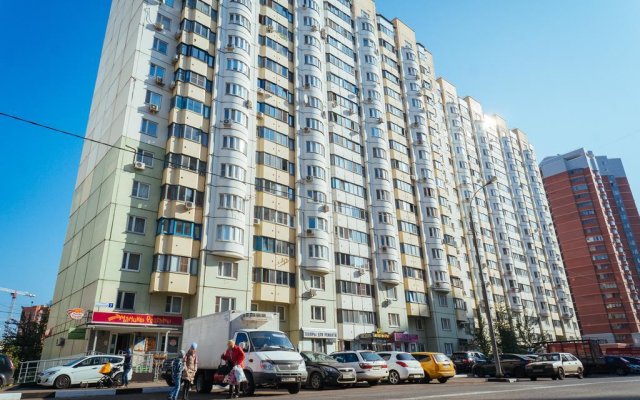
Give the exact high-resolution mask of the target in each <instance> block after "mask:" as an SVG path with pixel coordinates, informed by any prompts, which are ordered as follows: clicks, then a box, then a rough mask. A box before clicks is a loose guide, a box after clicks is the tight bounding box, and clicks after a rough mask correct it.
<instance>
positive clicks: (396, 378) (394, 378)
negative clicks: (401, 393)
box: [389, 369, 400, 385]
mask: <svg viewBox="0 0 640 400" xmlns="http://www.w3.org/2000/svg"><path fill="white" fill-rule="evenodd" d="M389 383H390V384H392V385H397V384H398V383H400V374H399V373H398V371H395V370H393V369H392V370H391V371H389Z"/></svg>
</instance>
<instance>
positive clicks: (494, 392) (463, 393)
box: [403, 379, 638, 400]
mask: <svg viewBox="0 0 640 400" xmlns="http://www.w3.org/2000/svg"><path fill="white" fill-rule="evenodd" d="M630 382H633V383H638V381H637V380H636V379H625V380H618V381H605V382H585V383H571V384H568V385H545V386H533V385H529V386H527V387H524V388H518V389H507V390H485V391H478V392H460V393H449V394H434V395H430V396H421V397H408V398H404V397H403V400H425V399H437V398H444V397H458V396H479V395H484V394H498V393H510V392H522V391H525V390H542V389H559V388H567V387H575V386H589V385H602V384H610V383H630Z"/></svg>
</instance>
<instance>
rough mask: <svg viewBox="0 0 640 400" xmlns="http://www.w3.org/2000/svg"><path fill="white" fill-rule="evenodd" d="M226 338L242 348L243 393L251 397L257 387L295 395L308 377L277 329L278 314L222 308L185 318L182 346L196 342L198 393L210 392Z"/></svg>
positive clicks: (285, 338)
mask: <svg viewBox="0 0 640 400" xmlns="http://www.w3.org/2000/svg"><path fill="white" fill-rule="evenodd" d="M229 339H233V340H235V342H236V344H238V345H239V346H240V347H242V348H243V349H244V351H245V360H244V363H245V369H244V372H245V374H246V376H247V383H246V384H244V385H242V391H243V394H244V395H247V396H251V395H253V393H254V391H255V389H256V388H260V387H271V388H286V389H287V390H288V391H289V393H291V394H294V393H298V392H299V391H300V387H301V385H302V383H303V382H305V381H306V380H307V370H306V366H305V363H304V360H303V359H302V356H301V355H300V353H298V352H297V351H296V349H295V348H294V347H293V344H291V341H290V340H289V338H288V337H287V335H286V334H285V333H284V332H281V331H280V330H279V315H278V313H272V312H252V311H225V312H220V313H215V314H210V315H205V316H202V317H197V318H190V319H187V320H185V321H184V332H183V335H182V343H183V347H185V348H186V347H188V346H189V345H190V344H191V343H194V342H195V343H198V372H197V374H196V382H195V386H196V389H197V390H198V391H199V392H201V393H208V392H210V391H211V388H212V386H213V384H214V374H215V372H216V370H217V369H218V368H219V367H220V366H221V362H222V361H221V356H222V354H223V353H224V352H225V351H226V350H227V340H229Z"/></svg>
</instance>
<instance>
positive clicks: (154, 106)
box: [149, 104, 160, 113]
mask: <svg viewBox="0 0 640 400" xmlns="http://www.w3.org/2000/svg"><path fill="white" fill-rule="evenodd" d="M159 109H160V107H158V105H157V104H149V111H151V112H152V113H157V112H158V110H159Z"/></svg>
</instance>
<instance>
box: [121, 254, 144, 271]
mask: <svg viewBox="0 0 640 400" xmlns="http://www.w3.org/2000/svg"><path fill="white" fill-rule="evenodd" d="M141 257H142V255H140V254H138V253H132V252H130V251H124V252H123V253H122V266H121V267H120V268H121V269H123V270H125V271H140V258H141Z"/></svg>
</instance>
